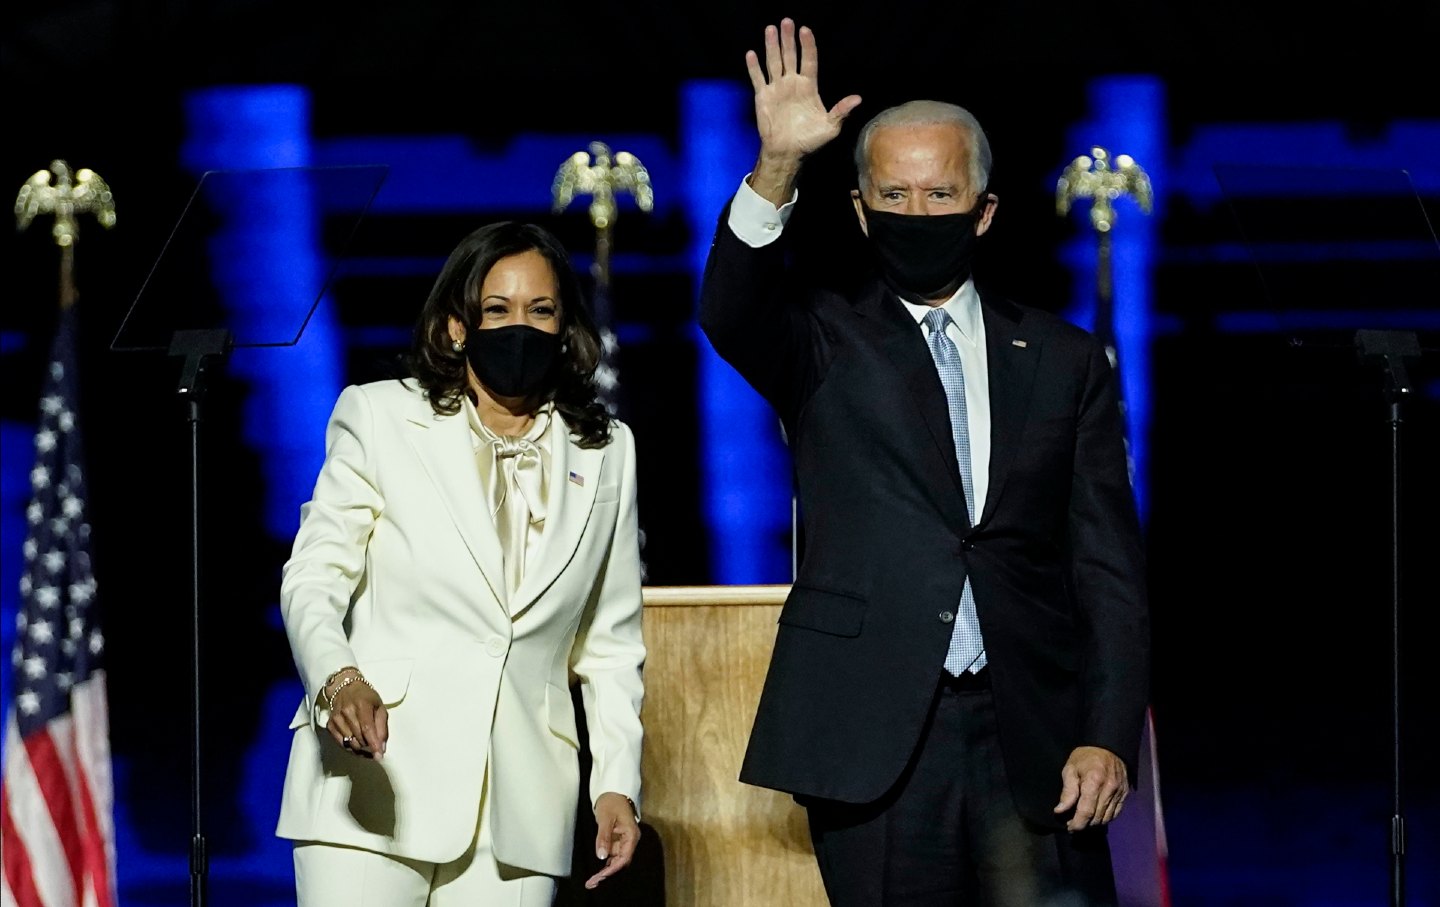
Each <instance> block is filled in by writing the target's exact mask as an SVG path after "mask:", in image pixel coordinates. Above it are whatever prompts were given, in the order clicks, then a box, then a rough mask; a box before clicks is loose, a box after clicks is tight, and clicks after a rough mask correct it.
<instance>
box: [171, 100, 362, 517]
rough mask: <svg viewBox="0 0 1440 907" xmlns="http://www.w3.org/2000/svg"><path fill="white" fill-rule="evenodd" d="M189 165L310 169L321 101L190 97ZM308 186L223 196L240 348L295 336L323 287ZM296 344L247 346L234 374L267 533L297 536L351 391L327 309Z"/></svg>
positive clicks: (218, 241)
mask: <svg viewBox="0 0 1440 907" xmlns="http://www.w3.org/2000/svg"><path fill="white" fill-rule="evenodd" d="M185 118H186V124H187V136H186V140H185V144H184V146H183V148H182V150H181V158H182V162H183V164H184V165H185V167H186V168H187V169H189V170H190V171H192V172H193V173H194V174H195V175H196V176H197V177H198V176H199V175H200V173H202V172H203V171H206V170H252V169H272V168H291V167H304V166H306V165H308V164H309V163H310V96H309V92H308V90H307V89H305V88H302V87H298V86H289V85H259V86H241V87H223V88H210V89H205V90H202V91H197V92H194V93H192V94H190V95H189V96H188V97H187V98H186V103H185ZM307 188H308V183H307V181H306V180H305V179H303V178H302V176H301V175H300V174H299V173H297V174H295V177H294V179H293V180H285V179H274V178H267V179H265V180H263V181H261V182H258V183H257V184H256V191H252V192H247V193H246V194H245V195H243V196H242V197H235V198H228V199H225V200H223V206H224V210H223V216H224V223H223V224H222V225H221V227H220V229H219V231H218V232H217V234H216V235H215V236H214V237H213V239H212V240H211V251H212V255H211V259H212V261H211V267H212V276H213V279H214V281H215V285H216V287H217V289H218V290H219V292H220V294H221V299H222V302H223V303H224V305H225V309H226V312H227V315H228V317H229V319H230V325H231V326H232V332H233V333H234V334H235V336H236V338H237V342H243V341H245V340H277V339H286V338H288V337H291V336H293V335H294V332H295V330H296V328H297V327H298V325H297V324H296V320H295V316H296V312H295V311H294V306H292V305H289V304H280V305H277V304H275V301H276V300H289V299H296V298H301V299H306V300H309V299H313V298H314V296H315V294H316V293H318V292H319V291H320V288H321V281H323V280H324V274H323V273H322V262H321V254H320V250H319V238H318V229H319V213H320V212H318V211H316V210H315V208H316V201H315V200H314V199H312V198H310V196H309V194H308V192H307ZM327 302H328V300H326V301H322V303H321V305H320V308H319V309H318V310H317V311H316V313H315V315H314V317H313V318H311V320H310V323H309V325H308V327H306V329H305V333H304V335H303V336H302V337H301V339H300V342H299V344H297V345H296V346H295V347H293V348H278V349H238V350H236V352H235V354H234V356H233V357H232V358H231V361H230V363H229V365H228V366H227V367H228V368H229V369H230V370H231V371H232V372H233V373H234V374H235V375H236V377H238V378H241V379H242V380H244V381H246V382H248V383H249V386H250V391H251V392H250V394H249V395H248V396H247V400H246V406H245V413H244V438H245V440H246V442H247V443H249V444H250V445H251V446H252V447H253V449H254V450H255V451H256V452H257V454H258V455H259V457H260V460H261V469H262V471H263V474H264V477H265V495H266V499H265V511H264V513H265V526H266V528H267V529H269V531H270V533H271V534H272V535H274V536H275V537H276V538H278V539H288V538H290V537H291V536H293V535H294V533H295V529H296V527H297V526H298V523H299V513H300V505H301V504H302V503H303V502H305V501H306V500H308V499H309V497H310V491H311V488H312V486H313V484H314V481H315V476H316V474H317V473H318V472H319V471H320V465H321V462H322V461H323V459H324V449H323V446H322V443H321V440H320V431H321V429H322V428H323V426H324V425H325V420H326V417H327V416H328V415H329V412H330V407H331V405H332V404H333V403H334V401H335V398H336V396H338V394H339V392H340V383H341V372H342V369H341V354H342V350H341V349H340V343H339V336H338V332H337V330H336V327H335V318H334V315H333V313H332V312H331V310H330V307H329V306H328V304H327Z"/></svg>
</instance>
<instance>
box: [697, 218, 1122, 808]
mask: <svg viewBox="0 0 1440 907" xmlns="http://www.w3.org/2000/svg"><path fill="white" fill-rule="evenodd" d="M727 218H728V209H727V211H726V212H725V213H724V214H722V216H721V220H720V225H719V229H718V230H717V232H716V236H715V241H714V244H713V246H712V248H711V251H710V257H709V261H708V263H707V266H706V271H705V278H704V285H703V288H702V292H701V325H702V327H703V328H704V330H705V333H706V335H707V336H708V337H709V339H710V341H711V343H712V344H713V345H714V347H715V349H716V351H717V352H718V353H719V354H720V355H721V356H722V357H723V358H724V359H725V360H726V361H727V362H729V363H730V364H731V365H732V366H733V367H734V368H736V369H737V370H738V371H739V372H740V374H742V375H743V376H744V377H745V378H746V379H747V380H748V381H749V382H750V384H751V385H752V386H753V387H754V388H755V389H756V390H757V391H759V392H760V393H761V394H762V395H763V396H764V397H765V398H766V399H767V400H768V401H769V402H770V403H771V404H772V405H773V406H774V407H775V409H776V410H777V412H778V413H779V415H780V417H781V419H782V421H783V423H784V426H785V430H786V435H787V438H788V439H789V444H790V448H791V455H792V460H793V463H794V469H795V479H796V481H797V483H798V489H799V498H800V506H801V510H802V513H803V514H804V544H805V548H804V557H803V559H802V562H801V564H800V568H799V575H798V576H797V577H796V581H795V583H794V586H793V589H792V591H791V593H790V595H789V597H788V598H787V600H786V602H785V605H784V608H783V609H782V611H781V615H780V626H779V630H778V633H777V635H776V639H775V649H774V654H773V656H772V660H771V663H770V670H769V673H768V676H767V678H766V681H765V687H764V691H763V693H762V695H761V699H760V703H759V708H758V712H757V714H756V717H755V725H754V728H753V731H752V734H751V737H750V742H749V747H748V749H747V751H746V754H745V761H744V765H743V767H742V769H741V774H740V780H742V781H744V782H746V783H749V784H755V785H759V786H763V787H768V788H774V789H777V790H781V791H787V792H790V793H792V794H798V795H803V796H811V797H822V798H827V799H832V800H839V801H843V802H849V803H865V802H869V801H872V800H875V799H878V798H879V797H880V796H882V795H883V794H884V793H885V792H886V791H887V790H888V789H889V788H890V787H891V786H892V785H893V784H894V783H895V781H896V780H897V778H898V777H899V775H900V773H901V770H902V769H903V768H904V766H905V765H906V763H907V761H908V760H909V759H910V757H911V755H912V754H913V752H914V750H915V747H916V745H917V742H918V739H919V735H920V731H921V727H922V724H923V722H924V721H925V718H926V715H927V713H928V711H929V709H930V705H931V702H932V699H933V697H934V696H935V694H936V686H937V681H938V679H939V677H940V672H941V671H942V670H943V663H944V658H945V651H946V647H947V645H948V641H949V638H950V631H951V627H952V624H951V623H948V622H945V621H944V620H942V618H941V617H940V615H941V613H942V612H953V611H954V610H955V608H956V606H957V604H958V602H959V598H960V590H961V586H962V584H963V583H964V580H965V577H966V576H967V574H968V575H969V577H970V581H971V583H972V585H973V588H974V592H975V603H976V609H977V611H978V614H979V618H980V625H981V629H982V631H983V633H984V636H985V647H986V654H987V657H988V660H989V664H990V669H991V675H992V686H993V691H994V700H995V708H996V714H997V720H998V723H999V733H1000V742H1001V748H1002V751H1003V753H1004V758H1005V767H1006V771H1007V774H1008V776H1009V778H1010V781H1011V787H1012V790H1013V793H1014V796H1015V800H1016V804H1017V807H1018V808H1019V810H1020V812H1021V814H1022V815H1024V816H1025V817H1027V818H1028V819H1030V820H1032V821H1035V822H1038V823H1041V824H1044V825H1047V826H1051V827H1054V826H1058V825H1060V824H1062V822H1063V820H1061V819H1057V818H1056V817H1055V815H1054V814H1053V813H1052V808H1053V807H1054V805H1055V802H1056V801H1057V800H1058V799H1059V794H1060V786H1061V779H1060V770H1061V767H1062V766H1063V765H1064V763H1065V760H1066V758H1067V757H1068V756H1069V753H1070V751H1071V750H1072V749H1073V748H1074V747H1076V746H1079V745H1082V744H1090V745H1095V746H1101V747H1104V748H1106V749H1108V750H1111V751H1112V752H1114V753H1116V754H1117V755H1119V756H1120V757H1121V758H1122V759H1124V760H1125V762H1126V764H1127V765H1128V767H1129V770H1130V778H1131V779H1132V783H1133V779H1135V777H1136V775H1135V763H1136V757H1137V755H1138V749H1139V741H1140V733H1141V727H1142V724H1143V721H1144V713H1145V708H1146V705H1147V702H1148V699H1149V684H1148V679H1149V623H1148V616H1147V603H1146V597H1145V591H1144V580H1143V573H1144V565H1143V557H1142V550H1141V541H1140V530H1139V525H1138V520H1137V518H1136V513H1135V507H1134V499H1133V496H1132V492H1131V488H1130V484H1129V479H1128V476H1127V470H1126V459H1125V449H1124V440H1123V434H1122V428H1121V418H1120V412H1119V407H1118V404H1117V390H1116V376H1115V375H1114V373H1113V370H1112V368H1111V366H1110V364H1109V360H1108V359H1107V358H1106V356H1105V352H1104V349H1103V347H1102V346H1101V345H1100V344H1099V343H1098V341H1097V340H1096V338H1095V337H1094V336H1093V335H1091V334H1089V333H1087V332H1085V331H1082V330H1081V329H1079V328H1077V327H1075V326H1073V325H1071V324H1069V323H1068V322H1065V321H1064V320H1062V319H1060V318H1058V317H1056V316H1054V315H1051V314H1048V313H1046V312H1043V311H1040V310H1037V309H1032V308H1028V307H1024V306H1019V305H1015V304H1013V303H1010V302H1007V301H1004V300H1002V299H1000V298H999V297H997V296H993V295H991V294H990V293H988V292H987V293H984V294H982V296H981V300H982V304H981V307H982V310H983V313H984V315H983V317H984V320H985V333H986V347H987V350H988V356H989V372H990V416H991V432H992V436H991V444H992V446H991V454H990V485H989V491H988V493H987V495H986V502H985V509H984V512H983V513H982V514H981V515H980V519H979V520H978V521H976V523H975V525H973V526H972V525H971V524H970V520H969V517H968V515H967V513H966V508H965V503H964V495H963V492H962V490H961V486H960V476H959V467H958V466H957V463H956V458H955V448H954V443H953V441H952V439H951V433H950V422H949V413H948V408H947V406H946V400H945V391H944V388H943V387H942V386H941V384H940V378H939V375H938V374H937V372H936V369H935V365H934V362H933V360H932V359H931V357H930V353H929V350H928V349H927V347H926V345H925V340H924V336H923V332H922V330H921V329H920V327H919V326H918V325H917V324H916V323H915V321H914V319H913V318H911V317H910V316H909V315H908V314H907V313H906V312H905V311H904V308H903V306H902V305H901V303H900V302H899V300H898V299H897V298H896V297H895V296H894V294H893V293H892V292H890V291H889V290H887V289H886V288H885V286H884V285H883V284H880V283H875V284H873V285H871V286H869V287H868V288H867V289H866V290H865V291H864V292H862V293H860V294H859V295H858V296H857V297H856V298H854V299H847V298H842V297H841V296H839V295H837V294H835V293H833V292H828V291H809V292H801V291H798V290H788V289H784V287H785V275H784V273H783V272H784V257H783V256H784V253H783V251H782V249H781V248H780V245H781V243H775V244H772V245H770V246H767V247H764V248H762V249H758V250H757V249H752V248H750V247H749V246H747V245H745V244H744V243H743V242H741V241H740V240H739V239H737V238H736V237H735V235H734V233H733V232H732V231H731V230H730V228H729V226H728V224H727V222H726V219H727Z"/></svg>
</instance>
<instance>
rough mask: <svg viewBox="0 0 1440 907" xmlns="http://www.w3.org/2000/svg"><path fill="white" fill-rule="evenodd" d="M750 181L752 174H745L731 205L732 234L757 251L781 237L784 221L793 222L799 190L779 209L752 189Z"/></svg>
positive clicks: (730, 221)
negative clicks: (791, 220)
mask: <svg viewBox="0 0 1440 907" xmlns="http://www.w3.org/2000/svg"><path fill="white" fill-rule="evenodd" d="M749 179H750V174H748V173H747V174H745V179H743V180H741V181H740V190H739V191H738V192H736V193H735V199H734V200H733V201H732V202H731V203H730V220H729V224H730V230H731V232H732V233H734V234H735V236H736V237H737V238H739V240H740V241H741V242H743V243H744V244H745V245H747V246H749V247H751V248H752V249H758V248H760V247H761V246H768V245H770V244H771V243H772V242H774V241H775V240H777V239H779V238H780V231H782V230H784V229H785V222H786V221H788V220H789V219H790V212H791V211H792V210H794V208H795V199H797V198H799V196H800V192H799V190H796V191H795V192H794V193H792V194H791V196H790V201H788V202H786V203H785V204H783V205H781V206H780V207H779V208H776V207H775V206H774V205H772V204H770V202H769V201H768V200H767V199H765V198H764V197H762V196H761V195H760V194H759V193H758V192H756V191H755V190H754V189H751V188H750V183H749V182H748V180H749Z"/></svg>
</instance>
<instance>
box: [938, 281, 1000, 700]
mask: <svg viewBox="0 0 1440 907" xmlns="http://www.w3.org/2000/svg"><path fill="white" fill-rule="evenodd" d="M949 325H950V313H949V312H947V311H945V310H944V309H942V308H939V307H938V306H937V307H936V308H933V309H931V310H930V311H929V312H927V313H926V314H925V327H926V329H927V330H928V331H929V332H930V333H929V337H928V340H927V342H928V344H929V346H930V355H931V356H932V357H934V359H935V369H936V371H938V372H939V373H940V383H941V384H942V385H944V387H945V397H946V399H947V400H948V401H949V402H950V432H951V434H952V435H953V436H954V438H955V459H956V460H958V461H959V463H960V485H961V487H962V488H964V490H965V507H966V509H968V510H969V511H970V521H971V523H974V521H975V517H976V514H975V487H974V483H973V480H972V479H971V478H970V424H969V421H968V415H967V410H966V407H965V369H964V368H962V367H961V365H960V351H959V350H957V349H956V348H955V343H954V342H953V341H952V340H951V339H950V338H949V337H948V336H946V334H945V329H946V328H947V327H948V326H949ZM983 667H985V641H984V640H983V639H981V638H980V619H979V618H978V617H976V615H975V593H974V592H972V591H971V589H970V578H969V577H968V576H967V577H966V578H965V586H964V588H963V589H961V590H960V607H959V609H958V612H957V613H956V615H955V625H954V628H953V629H952V630H951V631H950V649H949V650H948V651H947V652H946V653H945V670H947V671H949V672H950V673H951V674H954V675H956V676H959V675H960V674H961V673H963V672H964V671H967V670H969V671H978V670H980V669H981V668H983Z"/></svg>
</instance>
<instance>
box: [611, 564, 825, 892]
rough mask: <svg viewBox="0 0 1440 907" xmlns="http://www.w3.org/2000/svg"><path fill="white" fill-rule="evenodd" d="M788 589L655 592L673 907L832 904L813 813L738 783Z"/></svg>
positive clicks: (649, 640)
mask: <svg viewBox="0 0 1440 907" xmlns="http://www.w3.org/2000/svg"><path fill="white" fill-rule="evenodd" d="M789 591H790V587H789V586H788V585H775V586H652V587H647V588H646V589H645V612H644V626H645V644H646V647H647V648H648V650H649V654H648V656H647V658H646V662H645V706H644V710H643V712H642V718H643V721H644V725H645V754H644V762H643V769H642V777H643V783H644V787H645V792H644V813H645V815H644V820H645V824H646V825H647V826H652V827H653V828H654V830H655V832H656V834H657V835H658V837H659V838H660V845H661V847H662V849H663V852H664V875H665V882H664V888H665V904H666V905H667V907H747V905H757V907H758V905H773V904H784V905H786V907H825V905H826V904H827V903H828V902H827V901H826V899H825V892H824V888H823V886H822V885H821V882H820V871H819V870H818V869H817V868H816V865H815V855H814V851H813V850H812V849H811V846H810V833H809V830H808V828H807V825H806V821H805V811H804V810H803V809H801V808H800V807H799V806H798V805H796V803H795V801H794V799H792V798H791V797H790V796H789V795H787V794H782V793H778V792H776V791H771V790H765V789H763V788H758V787H752V786H750V785H747V784H741V783H740V781H739V780H738V777H739V774H740V761H741V759H742V757H743V756H744V754H745V744H746V742H747V741H748V740H749V738H750V725H751V723H752V722H753V720H754V717H755V706H756V703H757V702H759V699H760V688H761V686H762V685H763V683H764V681H765V672H766V670H767V669H768V668H769V665H770V652H771V649H772V648H773V647H774V645H775V621H776V618H778V617H779V615H780V606H781V604H782V603H783V602H784V600H785V595H786V594H787V593H788V592H789ZM602 887H603V886H602Z"/></svg>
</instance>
